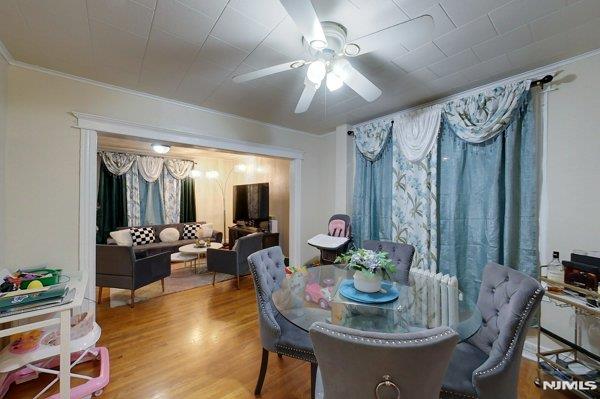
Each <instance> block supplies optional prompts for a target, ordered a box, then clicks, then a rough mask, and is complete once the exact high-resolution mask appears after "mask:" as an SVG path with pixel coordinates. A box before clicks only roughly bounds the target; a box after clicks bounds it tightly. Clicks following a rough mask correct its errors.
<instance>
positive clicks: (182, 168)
mask: <svg viewBox="0 0 600 399" xmlns="http://www.w3.org/2000/svg"><path fill="white" fill-rule="evenodd" d="M165 167H166V168H167V170H168V171H169V173H170V174H171V176H173V177H174V178H176V179H177V180H182V179H185V178H186V177H188V176H189V174H190V172H191V171H192V169H193V168H194V163H193V162H192V161H185V160H182V159H165Z"/></svg>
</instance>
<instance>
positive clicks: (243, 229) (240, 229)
mask: <svg viewBox="0 0 600 399" xmlns="http://www.w3.org/2000/svg"><path fill="white" fill-rule="evenodd" d="M258 232H260V230H259V229H257V228H255V227H248V226H231V227H229V248H233V246H234V244H235V241H236V240H237V239H238V238H240V237H244V236H247V235H249V234H252V233H258ZM262 234H263V237H262V246H263V248H269V247H276V246H278V245H279V233H270V232H268V231H267V232H263V233H262Z"/></svg>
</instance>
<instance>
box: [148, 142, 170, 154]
mask: <svg viewBox="0 0 600 399" xmlns="http://www.w3.org/2000/svg"><path fill="white" fill-rule="evenodd" d="M170 150H171V146H170V145H165V144H157V143H154V144H152V151H154V152H156V153H157V154H166V153H167V152H169V151H170Z"/></svg>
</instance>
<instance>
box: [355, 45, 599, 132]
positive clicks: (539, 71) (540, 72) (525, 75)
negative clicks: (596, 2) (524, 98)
mask: <svg viewBox="0 0 600 399" xmlns="http://www.w3.org/2000/svg"><path fill="white" fill-rule="evenodd" d="M597 55H600V48H598V49H595V50H592V51H588V52H586V53H582V54H579V55H576V56H574V57H571V58H567V59H564V60H561V61H557V62H555V63H552V64H548V65H545V66H542V67H539V68H535V69H531V70H529V71H525V72H521V73H519V74H516V75H512V76H509V77H506V78H503V79H500V80H496V81H494V82H490V83H486V84H484V85H481V86H477V87H474V88H472V89H468V90H464V91H461V92H459V93H456V94H451V95H449V96H446V97H442V98H438V99H437V100H433V101H430V102H427V103H423V104H419V105H416V106H413V107H410V108H405V109H400V110H398V111H395V112H392V113H391V114H386V115H382V116H379V117H376V118H372V119H367V120H364V121H362V122H359V123H355V124H354V125H353V126H360V125H363V124H365V123H373V122H379V121H385V120H389V119H393V118H394V117H397V116H400V115H403V114H405V113H409V112H413V111H416V110H419V109H423V108H425V107H429V106H432V105H438V104H443V103H446V102H449V101H453V100H456V99H459V98H463V97H467V96H469V95H473V94H478V93H481V92H482V91H485V90H488V89H493V88H495V87H497V86H501V85H504V84H507V83H511V82H515V81H520V80H525V79H533V78H539V77H541V76H544V75H547V74H551V75H554V74H556V72H558V70H559V69H560V68H562V67H565V66H567V65H569V64H573V63H575V62H578V61H582V60H585V59H587V58H591V57H594V56H597Z"/></svg>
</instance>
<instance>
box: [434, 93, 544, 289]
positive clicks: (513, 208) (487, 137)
mask: <svg viewBox="0 0 600 399" xmlns="http://www.w3.org/2000/svg"><path fill="white" fill-rule="evenodd" d="M534 124H535V123H534V111H533V102H532V101H531V94H530V92H529V82H520V83H517V84H512V85H507V86H503V87H499V88H496V89H493V90H490V91H486V92H483V93H481V94H479V95H475V96H471V97H467V98H464V99H461V100H457V101H454V102H451V103H449V104H447V105H446V107H445V109H444V115H443V121H442V129H441V144H440V149H439V153H440V154H439V155H440V165H439V182H440V187H439V195H440V201H439V205H440V206H439V208H440V211H439V215H440V216H439V226H440V231H439V239H440V259H439V269H440V271H441V272H443V273H449V274H451V275H456V276H457V277H458V280H459V282H460V286H461V289H462V290H463V291H464V292H465V293H466V295H467V296H469V297H471V298H472V299H476V297H477V293H478V291H479V286H480V284H481V273H482V270H483V267H484V266H485V265H486V263H488V262H490V261H493V262H497V263H500V264H503V265H505V266H509V267H512V268H515V269H518V270H521V271H523V272H525V273H528V274H530V275H535V273H536V270H537V263H538V243H537V237H538V212H537V206H538V168H537V147H538V143H537V136H536V130H535V126H534Z"/></svg>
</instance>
